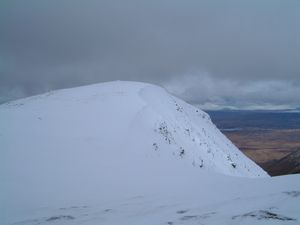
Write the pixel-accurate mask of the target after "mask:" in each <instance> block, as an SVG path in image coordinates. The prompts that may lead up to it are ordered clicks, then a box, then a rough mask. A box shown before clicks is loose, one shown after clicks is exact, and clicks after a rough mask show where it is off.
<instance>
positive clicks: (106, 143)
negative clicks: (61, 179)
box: [0, 81, 268, 177]
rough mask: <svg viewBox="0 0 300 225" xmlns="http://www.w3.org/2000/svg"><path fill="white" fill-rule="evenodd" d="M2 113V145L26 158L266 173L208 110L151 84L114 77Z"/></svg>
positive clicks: (8, 107)
mask: <svg viewBox="0 0 300 225" xmlns="http://www.w3.org/2000/svg"><path fill="white" fill-rule="evenodd" d="M0 118H1V124H3V125H4V126H2V127H3V128H2V129H3V130H2V131H4V130H5V132H2V131H0V132H1V134H2V140H4V141H2V142H1V144H0V148H1V149H4V150H5V151H7V156H8V157H9V154H13V153H12V152H15V153H16V152H19V153H21V154H24V146H26V150H25V151H29V152H30V153H28V152H27V153H26V154H27V156H24V157H29V156H30V155H35V157H45V155H44V154H46V155H47V156H49V157H50V158H52V159H55V157H54V155H55V154H56V153H58V154H60V155H62V157H63V159H65V158H67V155H68V154H72V157H76V160H79V162H78V163H79V164H82V165H85V163H87V164H90V163H91V164H92V165H93V166H95V165H99V166H98V167H99V168H101V169H104V170H105V169H107V168H115V169H116V167H114V166H113V165H118V166H119V168H126V170H128V171H135V170H137V168H136V167H137V166H138V167H141V166H142V167H143V168H144V169H145V170H147V169H148V170H151V168H153V167H154V166H155V167H157V168H158V169H161V170H163V169H164V168H165V167H172V165H173V167H174V168H176V169H177V170H179V169H184V168H185V167H194V169H195V170H202V171H206V170H208V171H214V172H218V173H223V174H227V175H233V176H244V177H264V176H268V175H267V174H266V173H265V172H264V171H263V170H262V169H261V168H260V167H259V166H257V165H256V164H255V163H254V162H253V161H251V160H250V159H248V158H247V157H246V156H245V155H244V154H243V153H241V152H240V151H239V150H238V149H237V148H236V147H235V146H234V145H233V144H232V143H231V142H230V141H229V140H228V139H227V138H226V137H225V136H224V135H223V134H222V133H221V132H220V131H219V130H218V129H217V128H216V126H215V125H214V124H213V123H212V122H211V120H210V118H209V116H208V115H207V114H206V113H205V112H203V111H201V110H200V109H198V108H195V107H194V106H192V105H189V104H188V103H186V102H184V101H182V100H180V99H178V98H176V97H174V96H172V95H170V94H169V93H168V92H166V91H165V90H164V89H162V88H160V87H157V86H154V85H150V84H145V83H138V82H122V81H116V82H108V83H101V84H95V85H90V86H84V87H79V88H72V89H65V90H59V91H53V92H49V93H46V94H43V95H39V96H34V97H30V98H26V99H22V100H18V101H14V102H11V103H7V104H3V105H1V106H0ZM28 127H30V130H28ZM0 138H1V137H0ZM12 149H13V151H12V152H11V151H10V150H12ZM26 154H25V155H26ZM28 155H29V156H28ZM64 157H65V158H64ZM89 157H90V158H89ZM137 162H138V165H135V163H137ZM15 163H18V162H17V161H15ZM60 163H62V164H63V163H64V162H63V160H62V161H61V162H60ZM43 166H45V165H43ZM49 167H50V165H49ZM83 167H84V166H83ZM84 168H85V167H84ZM143 168H141V169H143ZM35 169H38V168H35ZM89 169H90V168H89V167H88V168H85V170H89ZM176 169H175V170H176Z"/></svg>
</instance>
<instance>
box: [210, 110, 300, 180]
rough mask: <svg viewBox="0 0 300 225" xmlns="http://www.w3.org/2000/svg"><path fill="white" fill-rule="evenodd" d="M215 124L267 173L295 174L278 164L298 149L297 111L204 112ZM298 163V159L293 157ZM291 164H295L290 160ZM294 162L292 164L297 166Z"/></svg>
mask: <svg viewBox="0 0 300 225" xmlns="http://www.w3.org/2000/svg"><path fill="white" fill-rule="evenodd" d="M207 112H208V114H209V115H210V116H211V119H212V120H213V122H214V123H215V124H216V125H217V127H218V128H219V129H220V130H221V131H222V132H223V133H224V134H225V135H226V136H227V137H228V138H229V139H230V140H231V141H232V142H233V143H234V144H235V145H236V146H237V147H238V148H239V149H240V150H242V151H243V152H244V153H245V154H246V155H247V156H248V157H249V158H251V159H252V160H254V161H255V162H256V163H257V164H259V165H260V166H261V167H262V168H263V169H265V170H266V171H267V172H268V173H269V174H270V175H272V176H276V175H283V174H289V173H295V172H297V171H299V170H297V168H294V169H292V168H286V166H287V164H286V163H279V162H280V160H282V159H283V158H284V157H287V156H288V155H290V156H291V157H292V158H293V160H294V161H295V156H299V154H295V152H296V151H300V113H297V112H281V111H232V110H225V111H207ZM296 162H300V158H296ZM292 165H294V163H292ZM297 165H298V164H297V163H296V164H295V165H294V167H297Z"/></svg>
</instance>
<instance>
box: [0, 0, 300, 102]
mask: <svg viewBox="0 0 300 225" xmlns="http://www.w3.org/2000/svg"><path fill="white" fill-rule="evenodd" d="M1 4H2V6H1V7H0V33H1V35H0V95H1V98H0V101H1V99H2V101H5V99H9V98H14V97H21V96H27V95H32V94H36V93H40V92H44V91H47V90H49V89H56V88H64V87H72V86H78V85H83V84H89V83H94V82H102V81H108V80H116V79H121V80H139V81H146V82H152V83H157V84H161V85H165V86H166V87H168V89H170V90H173V91H174V92H175V93H179V91H178V90H179V89H185V90H186V91H185V93H189V94H182V96H183V97H184V98H186V99H187V100H191V101H193V102H194V103H197V104H204V103H205V102H212V101H215V102H218V101H224V102H228V104H229V103H230V104H240V103H239V102H245V104H246V102H248V103H247V104H258V103H259V104H262V103H264V104H268V103H270V104H280V105H281V104H283V103H284V104H285V105H295V102H294V101H295V100H293V99H291V98H290V97H291V96H293V93H291V91H292V90H294V91H296V92H295V93H294V94H298V92H297V91H298V90H299V88H300V41H299V40H300V28H299V27H300V2H299V1H274V0H272V1H248V2H246V1H226V2H225V1H191V0H188V1H95V0H88V1H78V0H77V1H70V0H69V1H68V0H60V1H58V0H51V1H50V0H45V1H32V0H28V1H14V0H4V1H2V3H1ZM195 71H205V73H199V72H195ZM191 73H192V74H193V77H196V78H197V80H202V84H204V83H205V82H206V86H207V85H210V89H208V90H209V91H206V92H198V91H194V90H195V89H197V87H195V86H194V84H193V83H191V82H183V83H182V85H181V86H179V87H178V85H177V83H179V82H181V81H182V79H188V78H190V77H191V76H190V74H191ZM203 74H206V75H203ZM183 77H186V78H183ZM207 77H209V79H208V78H207ZM209 80H210V81H209ZM211 80H213V83H212V84H209V82H211ZM224 81H226V82H225V83H226V84H227V86H228V88H230V87H234V89H237V90H235V91H233V92H231V91H228V93H224V91H221V90H219V89H220V88H219V87H220V86H222V87H223V85H224ZM198 83H199V82H198ZM275 83H276V85H277V86H280V88H279V89H281V87H282V88H283V87H287V88H289V90H288V91H281V92H276V93H274V95H276V96H277V97H276V96H274V98H269V97H268V95H267V94H265V95H262V91H265V90H266V89H267V88H266V89H264V88H260V85H263V84H268V85H270V84H275ZM291 83H292V85H291V86H290V85H287V84H291ZM172 84H173V87H172ZM237 84H241V86H243V87H248V89H253V90H254V89H255V90H254V91H252V92H251V91H248V92H247V91H245V89H244V88H236V87H237V86H238V85H237ZM183 85H184V86H183ZM276 85H275V86H276ZM202 86H203V85H202ZM202 86H201V85H200V86H199V87H202ZM271 86H272V85H271ZM272 87H273V86H272ZM176 88H177V89H176ZM206 88H207V87H206ZM174 89H176V90H174ZM201 89H202V90H203V87H202V88H201ZM231 89H232V88H231ZM246 89H247V88H246ZM229 90H230V89H229ZM238 90H239V91H238ZM212 95H213V96H216V97H214V98H213V97H212ZM241 96H242V97H241ZM255 96H256V97H255ZM261 96H265V97H263V99H262V98H261ZM213 99H215V100H213ZM216 99H219V100H216ZM299 102H300V101H299Z"/></svg>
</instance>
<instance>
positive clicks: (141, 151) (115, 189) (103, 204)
mask: <svg viewBox="0 0 300 225" xmlns="http://www.w3.org/2000/svg"><path fill="white" fill-rule="evenodd" d="M0 124H1V126H0V153H1V158H0V163H1V170H0V180H1V186H0V191H1V192H0V197H1V205H0V206H1V209H0V210H1V212H2V213H1V214H0V221H3V222H1V223H0V224H1V225H2V224H4V225H6V224H7V225H9V224H15V225H17V224H18V225H21V224H22V225H35V224H36V225H37V224H46V225H47V224H81V225H96V224H199V223H200V224H201V223H203V224H216V221H218V223H217V224H239V223H240V222H239V221H244V222H245V221H246V222H247V221H250V222H249V224H251V220H253V219H254V220H255V219H257V221H261V222H262V224H264V223H263V222H264V221H271V220H272V221H273V222H274V221H277V220H278V221H281V222H286V223H287V224H297V222H298V221H299V219H300V218H299V212H298V211H297V210H296V209H295V208H296V207H295V206H296V205H297V204H299V197H298V191H299V190H300V184H299V177H298V176H287V177H282V178H278V179H277V178H276V179H274V178H272V179H271V178H269V177H268V175H267V174H266V173H265V172H264V171H263V170H262V169H261V168H260V167H258V166H257V165H256V164H255V163H253V162H252V161H251V160H249V159H248V158H246V157H245V156H244V155H243V154H242V153H241V152H240V151H239V150H238V149H237V148H236V147H235V146H234V145H233V144H232V143H231V142H230V141H229V140H228V139H226V138H225V136H224V135H223V134H221V133H220V132H219V131H218V129H217V128H216V127H215V126H214V125H213V124H212V122H211V121H210V119H209V116H208V115H207V114H206V113H204V112H202V111H201V110H199V109H197V108H195V107H193V106H191V105H189V104H187V103H185V102H183V101H181V100H179V99H178V98H176V97H174V96H171V95H170V94H168V93H167V92H165V91H164V90H163V89H161V88H159V87H157V86H153V85H149V84H144V83H133V82H109V83H103V84H96V85H91V86H85V87H80V88H73V89H66V90H60V91H55V92H50V93H47V94H44V95H39V96H34V97H31V98H26V99H22V100H18V101H14V102H11V103H7V104H3V105H1V106H0ZM224 174H226V175H231V176H225V175H224ZM249 177H264V178H263V179H249ZM299 196H300V195H299ZM257 199H259V201H257ZM283 202H284V203H285V204H282V203H283ZM245 203H247V204H245ZM248 203H249V204H248ZM272 213H273V214H274V215H277V218H275V217H276V216H274V215H273V214H272ZM252 214H255V216H253V215H252ZM272 215H273V216H272ZM268 217H274V218H272V219H270V218H268ZM259 218H262V219H259ZM278 218H279V219H278ZM289 219H290V220H289ZM244 222H243V224H244ZM252 222H253V221H252ZM245 224H246V223H245ZM281 224H284V223H281Z"/></svg>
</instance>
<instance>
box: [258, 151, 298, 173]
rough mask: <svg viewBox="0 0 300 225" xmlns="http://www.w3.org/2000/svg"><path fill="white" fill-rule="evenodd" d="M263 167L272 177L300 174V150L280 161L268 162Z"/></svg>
mask: <svg viewBox="0 0 300 225" xmlns="http://www.w3.org/2000/svg"><path fill="white" fill-rule="evenodd" d="M263 167H264V168H265V169H266V170H267V171H268V172H269V174H270V175H271V176H279V175H285V174H296V173H300V149H298V150H297V151H295V152H292V153H290V154H288V155H287V156H285V157H283V158H282V159H280V160H273V161H270V162H267V163H265V164H264V165H263Z"/></svg>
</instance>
